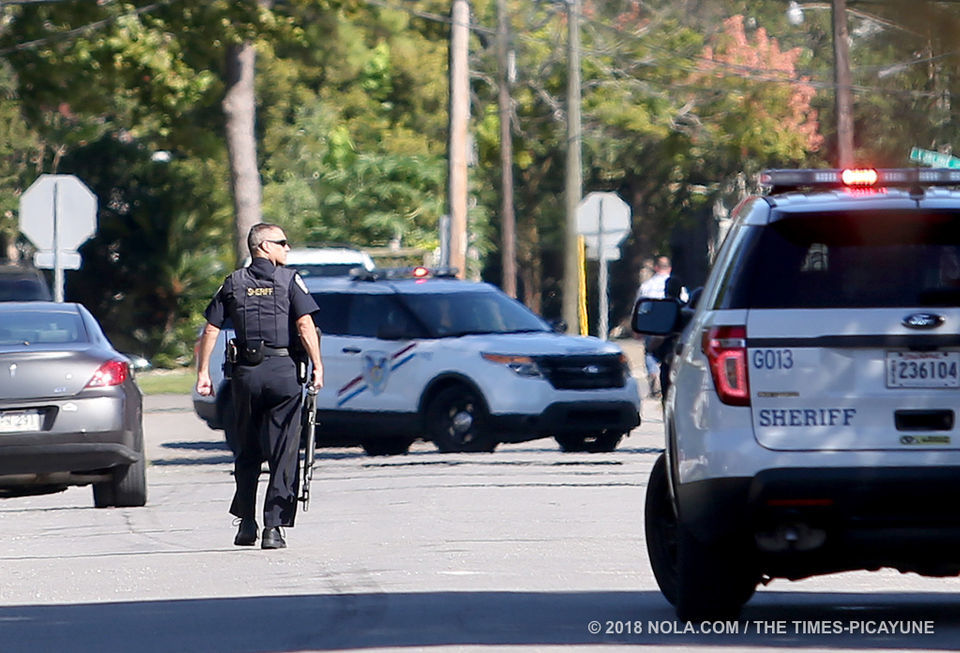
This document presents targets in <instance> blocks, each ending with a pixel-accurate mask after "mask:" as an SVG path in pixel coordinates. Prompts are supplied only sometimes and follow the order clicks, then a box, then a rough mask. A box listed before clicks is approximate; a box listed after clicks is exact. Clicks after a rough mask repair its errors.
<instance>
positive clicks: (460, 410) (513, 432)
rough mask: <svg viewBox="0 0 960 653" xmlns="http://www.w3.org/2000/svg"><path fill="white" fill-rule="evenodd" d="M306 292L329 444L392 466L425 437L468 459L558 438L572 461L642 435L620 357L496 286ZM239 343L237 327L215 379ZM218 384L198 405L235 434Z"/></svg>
mask: <svg viewBox="0 0 960 653" xmlns="http://www.w3.org/2000/svg"><path fill="white" fill-rule="evenodd" d="M304 282H305V283H306V285H307V287H308V288H309V290H310V292H311V294H312V295H313V297H314V299H316V301H317V304H318V305H319V307H320V310H319V311H317V312H316V313H315V314H314V319H315V321H316V322H317V326H318V327H319V328H320V330H321V332H322V337H321V349H322V354H323V363H324V377H325V378H324V387H323V389H322V390H321V391H320V393H319V395H318V397H317V418H318V422H319V427H318V431H317V438H318V442H320V443H321V444H342V445H355V444H360V445H361V446H363V448H364V450H365V451H366V452H367V453H369V454H371V455H377V454H379V455H384V454H401V453H404V452H406V451H407V449H408V448H409V447H410V445H411V444H412V443H413V441H414V440H416V439H424V440H431V441H433V442H434V443H435V444H436V446H437V447H438V448H439V449H440V450H441V451H446V452H460V451H492V450H493V449H494V448H495V447H496V446H497V444H498V443H500V442H523V441H526V440H533V439H536V438H544V437H554V438H556V440H557V441H558V442H559V443H560V445H561V447H562V448H564V449H565V450H570V451H609V450H612V449H614V448H615V447H616V446H617V444H618V443H619V442H620V440H621V438H622V437H623V436H624V435H626V434H627V433H629V432H630V430H631V429H633V428H634V427H635V426H637V424H639V409H640V399H639V395H638V392H637V384H636V381H635V380H634V378H633V377H632V376H631V375H630V371H629V366H628V364H627V361H626V358H625V356H624V354H623V352H622V351H621V350H620V348H619V347H618V346H616V345H614V344H611V343H608V342H603V341H601V340H599V339H597V338H583V337H572V336H566V335H562V334H559V333H556V332H554V331H553V330H552V329H551V328H550V326H549V325H548V324H547V323H545V322H544V321H543V320H542V319H540V318H539V317H537V316H536V315H534V314H533V313H532V312H530V310H528V309H527V308H526V307H525V306H524V305H523V304H521V303H520V302H518V301H516V300H514V299H511V298H509V297H508V296H506V295H505V294H504V293H502V292H501V291H500V290H498V289H497V288H495V287H494V286H491V285H489V284H485V283H474V282H469V281H460V280H457V279H455V278H453V277H452V275H449V274H434V273H432V272H430V271H429V270H427V269H426V268H415V269H413V270H405V271H402V272H396V271H394V272H388V271H366V272H361V271H358V273H356V274H354V276H352V277H307V278H305V279H304ZM228 337H233V331H232V329H227V328H225V329H223V331H222V332H221V341H220V342H219V343H218V345H217V347H216V348H215V350H214V358H213V359H212V361H211V373H212V374H214V375H216V374H218V373H220V374H222V371H221V370H220V366H221V363H222V357H223V343H224V342H225V339H226V338H228ZM221 378H222V377H221ZM213 381H214V387H215V388H217V396H218V399H217V403H216V409H215V410H213V411H211V410H210V407H209V405H208V404H204V398H202V397H195V405H197V409H198V413H201V411H203V413H202V414H206V415H210V416H214V417H215V416H217V415H219V416H220V419H219V420H218V421H219V422H220V423H221V424H224V425H226V423H227V421H228V420H226V419H225V418H224V416H225V415H229V414H230V412H231V410H232V409H231V408H230V406H229V401H230V392H229V388H228V385H227V384H228V383H229V382H223V381H220V379H218V378H217V377H216V376H214V379H213ZM209 421H211V420H209V419H208V422H209ZM227 439H228V442H229V441H230V439H231V434H230V433H229V429H228V432H227Z"/></svg>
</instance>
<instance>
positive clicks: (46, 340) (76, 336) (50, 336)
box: [0, 311, 87, 345]
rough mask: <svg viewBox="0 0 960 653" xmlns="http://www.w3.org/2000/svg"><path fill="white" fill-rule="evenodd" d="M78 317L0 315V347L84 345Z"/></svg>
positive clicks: (69, 315) (32, 313) (74, 315)
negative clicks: (59, 344)
mask: <svg viewBox="0 0 960 653" xmlns="http://www.w3.org/2000/svg"><path fill="white" fill-rule="evenodd" d="M86 341H87V336H86V332H85V331H84V328H83V323H82V320H81V319H80V316H79V315H77V314H72V313H44V312H37V311H23V312H19V311H18V312H6V311H5V312H2V313H0V345H17V344H52V343H76V342H86Z"/></svg>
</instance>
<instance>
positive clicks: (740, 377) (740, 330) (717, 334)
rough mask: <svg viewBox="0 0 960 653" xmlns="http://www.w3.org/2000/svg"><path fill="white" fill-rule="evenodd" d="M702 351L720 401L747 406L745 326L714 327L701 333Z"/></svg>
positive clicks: (748, 389)
mask: <svg viewBox="0 0 960 653" xmlns="http://www.w3.org/2000/svg"><path fill="white" fill-rule="evenodd" d="M703 353H705V354H706V355H707V360H708V361H709V362H710V373H711V375H712V376H713V384H714V386H715V387H716V388H717V395H718V396H719V397H720V401H722V402H723V403H725V404H730V405H731V406H749V405H750V380H749V378H748V376H747V328H746V327H744V326H715V327H711V328H709V329H705V330H704V332H703Z"/></svg>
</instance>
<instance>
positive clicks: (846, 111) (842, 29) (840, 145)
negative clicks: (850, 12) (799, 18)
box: [833, 0, 856, 168]
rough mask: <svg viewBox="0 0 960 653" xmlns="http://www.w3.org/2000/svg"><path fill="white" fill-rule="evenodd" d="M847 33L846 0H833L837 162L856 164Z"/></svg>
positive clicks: (840, 163)
mask: <svg viewBox="0 0 960 653" xmlns="http://www.w3.org/2000/svg"><path fill="white" fill-rule="evenodd" d="M849 40H850V32H849V30H848V29H847V0H833V66H834V69H833V70H834V72H833V74H834V82H835V84H836V90H835V94H836V95H835V100H836V111H837V165H838V166H839V167H841V168H848V167H850V166H853V165H855V163H856V162H855V161H854V156H853V90H852V81H851V76H850V47H849Z"/></svg>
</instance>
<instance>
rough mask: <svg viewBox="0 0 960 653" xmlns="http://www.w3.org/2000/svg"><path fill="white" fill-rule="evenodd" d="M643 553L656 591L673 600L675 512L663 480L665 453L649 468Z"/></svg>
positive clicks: (674, 600)
mask: <svg viewBox="0 0 960 653" xmlns="http://www.w3.org/2000/svg"><path fill="white" fill-rule="evenodd" d="M643 521H644V524H643V526H644V535H645V536H646V539H647V556H648V557H649V558H650V566H651V567H652V568H653V575H654V577H655V578H656V579H657V585H659V586H660V591H661V592H663V595H664V596H665V597H666V599H667V600H668V601H670V603H671V605H676V604H677V513H676V511H675V510H674V509H673V500H672V499H671V498H670V487H669V484H668V482H667V457H666V456H665V455H664V454H660V457H659V458H657V462H656V463H654V465H653V470H652V471H651V472H650V480H649V482H648V483H647V498H646V502H645V505H644V511H643Z"/></svg>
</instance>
